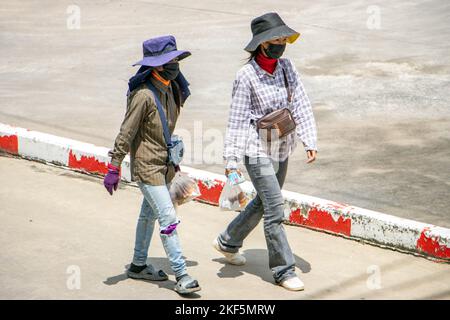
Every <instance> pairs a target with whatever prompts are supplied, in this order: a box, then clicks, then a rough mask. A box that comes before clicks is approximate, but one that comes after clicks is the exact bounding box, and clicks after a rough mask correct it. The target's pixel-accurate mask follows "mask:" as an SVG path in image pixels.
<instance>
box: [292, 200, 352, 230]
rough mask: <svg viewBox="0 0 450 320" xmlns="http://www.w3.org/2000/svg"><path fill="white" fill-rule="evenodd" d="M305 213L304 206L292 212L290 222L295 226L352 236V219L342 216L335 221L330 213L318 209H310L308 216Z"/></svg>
mask: <svg viewBox="0 0 450 320" xmlns="http://www.w3.org/2000/svg"><path fill="white" fill-rule="evenodd" d="M305 211H306V210H305V208H304V207H303V206H302V208H299V209H297V210H294V211H292V212H291V215H290V218H289V221H290V222H291V223H293V224H299V225H303V226H307V227H311V228H316V229H321V230H326V231H330V232H334V233H338V234H342V235H346V236H350V235H351V225H352V220H351V219H350V218H345V217H342V216H340V217H339V218H338V219H337V220H335V219H334V217H333V215H332V214H331V213H330V212H328V211H325V210H320V209H317V208H316V207H312V208H309V210H308V211H307V212H306V214H305Z"/></svg>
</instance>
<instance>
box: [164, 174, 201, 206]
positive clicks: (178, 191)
mask: <svg viewBox="0 0 450 320" xmlns="http://www.w3.org/2000/svg"><path fill="white" fill-rule="evenodd" d="M169 193H170V198H171V199H172V202H173V203H174V204H175V205H181V204H183V203H186V202H188V201H191V200H192V199H194V198H197V197H199V196H200V195H201V193H200V189H199V188H198V185H197V182H196V181H195V180H194V179H192V178H191V177H189V176H188V175H187V174H186V173H181V171H178V172H177V173H176V174H175V177H174V178H173V180H172V183H171V184H170V189H169Z"/></svg>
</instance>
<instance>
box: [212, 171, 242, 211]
mask: <svg viewBox="0 0 450 320" xmlns="http://www.w3.org/2000/svg"><path fill="white" fill-rule="evenodd" d="M247 202H248V199H247V197H246V195H245V193H244V191H242V189H241V187H240V186H239V184H235V183H233V182H232V181H231V180H230V179H227V182H226V183H225V185H224V186H223V189H222V193H221V194H220V198H219V207H220V209H221V210H231V211H238V210H242V209H244V208H245V206H246V205H247Z"/></svg>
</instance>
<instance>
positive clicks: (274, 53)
mask: <svg viewBox="0 0 450 320" xmlns="http://www.w3.org/2000/svg"><path fill="white" fill-rule="evenodd" d="M284 49H286V44H272V43H269V46H268V47H267V49H264V51H265V52H266V54H267V56H268V57H269V58H272V59H278V58H280V57H281V56H282V55H283V52H284Z"/></svg>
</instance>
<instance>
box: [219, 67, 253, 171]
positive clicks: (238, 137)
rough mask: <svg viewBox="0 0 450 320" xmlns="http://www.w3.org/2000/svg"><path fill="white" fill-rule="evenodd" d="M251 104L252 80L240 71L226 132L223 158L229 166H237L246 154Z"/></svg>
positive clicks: (234, 88)
mask: <svg viewBox="0 0 450 320" xmlns="http://www.w3.org/2000/svg"><path fill="white" fill-rule="evenodd" d="M250 104H251V102H250V82H249V80H248V79H246V78H245V77H244V76H242V74H239V73H238V75H237V77H236V80H235V81H234V83H233V91H232V98H231V107H230V113H229V117H228V125H227V130H226V133H225V144H224V151H223V158H224V159H225V160H226V161H227V167H235V166H236V163H237V162H238V161H240V160H241V159H242V158H243V156H244V153H245V147H246V143H247V136H248V129H249V126H250ZM230 164H231V166H230Z"/></svg>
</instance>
